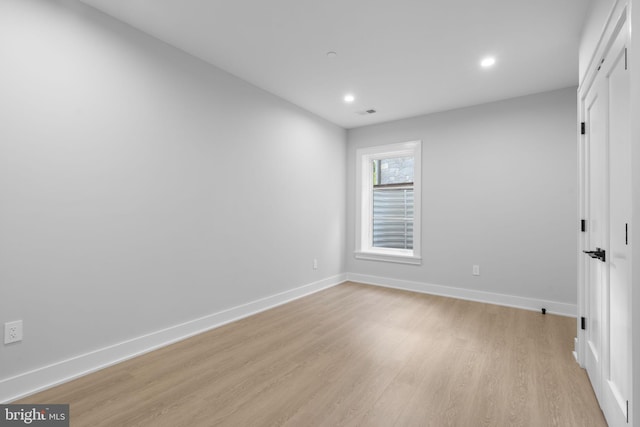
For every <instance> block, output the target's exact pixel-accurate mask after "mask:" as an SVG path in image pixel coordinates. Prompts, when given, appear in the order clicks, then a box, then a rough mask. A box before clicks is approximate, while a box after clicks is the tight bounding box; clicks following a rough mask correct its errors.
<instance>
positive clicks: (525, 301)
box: [347, 273, 578, 317]
mask: <svg viewBox="0 0 640 427" xmlns="http://www.w3.org/2000/svg"><path fill="white" fill-rule="evenodd" d="M347 279H348V280H349V281H352V282H359V283H364V284H367V285H375V286H382V287H386V288H394V289H403V290H406V291H413V292H420V293H423V294H432V295H440V296H445V297H452V298H458V299H464V300H469V301H477V302H485V303H489V304H497V305H503V306H507V307H514V308H522V309H525V310H533V311H540V309H542V308H546V309H547V313H550V314H559V315H562V316H569V317H576V313H577V312H578V308H577V306H576V305H575V304H567V303H563V302H557V301H547V300H541V299H535V298H526V297H519V296H515V295H504V294H497V293H493V292H484V291H475V290H472V289H463V288H455V287H451V286H442V285H432V284H430V283H422V282H412V281H409V280H399V279H391V278H388V277H378V276H370V275H366V274H356V273H347Z"/></svg>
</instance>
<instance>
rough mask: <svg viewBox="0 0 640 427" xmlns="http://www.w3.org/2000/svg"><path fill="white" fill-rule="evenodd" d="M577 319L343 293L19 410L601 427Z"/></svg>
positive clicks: (168, 421) (378, 293)
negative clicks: (579, 357)
mask: <svg viewBox="0 0 640 427" xmlns="http://www.w3.org/2000/svg"><path fill="white" fill-rule="evenodd" d="M575 325H576V324H575V319H571V318H567V317H561V316H554V315H549V314H547V315H545V316H543V315H542V314H541V313H537V312H530V311H524V310H518V309H512V308H507V307H500V306H495V305H489V304H481V303H474V302H469V301H462V300H456V299H450V298H444V297H437V296H429V295H421V294H416V293H411V292H405V291H398V290H392V289H384V288H378V287H372V286H366V285H360V284H356V283H349V282H347V283H344V284H342V285H339V286H336V287H334V288H331V289H327V290H325V291H322V292H319V293H317V294H314V295H311V296H308V297H305V298H302V299H299V300H297V301H294V302H291V303H289V304H286V305H283V306H280V307H277V308H274V309H272V310H269V311H266V312H263V313H260V314H257V315H255V316H252V317H249V318H246V319H243V320H240V321H237V322H234V323H231V324H229V325H226V326H223V327H221V328H218V329H214V330H212V331H209V332H207V333H204V334H201V335H198V336H196V337H193V338H190V339H187V340H185V341H182V342H179V343H177V344H174V345H171V346H168V347H165V348H162V349H160V350H157V351H154V352H152V353H149V354H146V355H143V356H140V357H138V358H135V359H132V360H129V361H127V362H123V363H121V364H118V365H116V366H113V367H110V368H107V369H104V370H102V371H99V372H96V373H93V374H91V375H88V376H85V377H82V378H80V379H77V380H75V381H72V382H69V383H67V384H63V385H61V386H58V387H55V388H52V389H49V390H47V391H44V392H42V393H39V394H37V395H33V396H30V397H29V398H26V399H23V400H22V401H20V402H16V403H69V404H70V405H71V406H70V411H71V425H72V426H92V427H97V426H118V427H122V426H171V427H174V426H190V427H193V426H234V427H235V426H385V427H386V426H438V427H442V426H464V427H470V426H562V427H566V426H580V427H588V426H606V423H605V421H604V418H603V416H602V413H601V412H600V409H599V407H598V404H597V402H596V399H595V396H594V394H593V391H592V389H591V387H590V384H589V380H588V379H587V376H586V373H585V372H584V370H582V369H581V368H580V367H579V366H578V365H577V363H576V362H575V360H574V359H573V356H572V354H571V351H572V349H573V337H574V336H575Z"/></svg>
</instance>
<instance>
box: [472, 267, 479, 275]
mask: <svg viewBox="0 0 640 427" xmlns="http://www.w3.org/2000/svg"><path fill="white" fill-rule="evenodd" d="M473 275H474V276H479V275H480V266H479V265H474V266H473Z"/></svg>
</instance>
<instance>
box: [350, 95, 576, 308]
mask: <svg viewBox="0 0 640 427" xmlns="http://www.w3.org/2000/svg"><path fill="white" fill-rule="evenodd" d="M575 122H576V91H575V89H574V88H568V89H562V90H558V91H553V92H548V93H543V94H537V95H532V96H526V97H522V98H516V99H512V100H507V101H502V102H495V103H491V104H485V105H481V106H476V107H470V108H464V109H459V110H454V111H449V112H444V113H440V114H433V115H428V116H421V117H416V118H411V119H406V120H399V121H395V122H391V123H386V124H381V125H374V126H367V127H363V128H357V129H352V130H350V131H349V132H348V141H349V142H348V154H347V168H348V172H347V218H348V222H347V236H346V245H347V255H346V256H347V267H346V268H347V271H348V272H350V273H356V274H365V275H373V276H378V277H386V278H393V279H400V280H407V281H415V282H420V283H426V284H435V285H444V286H454V287H459V288H467V289H472V290H476V291H486V292H493V293H499V294H506V295H514V296H519V297H527V298H535V299H542V300H550V301H557V302H562V303H569V304H575V303H576V269H577V266H576V250H577V246H576V226H577V225H576V215H577V185H576V184H577V179H576V176H577V175H576V174H577V172H576V171H577V169H576V168H577V166H576V156H577V154H576V136H575V129H576V127H575ZM417 139H420V140H422V143H423V146H422V156H423V158H422V171H423V172H422V176H423V187H422V253H423V262H422V265H421V266H412V265H401V264H393V263H385V262H376V261H366V260H356V259H355V258H354V256H353V252H354V239H355V237H354V227H355V220H354V209H355V201H356V200H357V197H356V194H355V164H356V159H355V151H356V149H358V148H361V147H367V146H375V145H384V144H390V143H396V142H404V141H412V140H417ZM473 264H479V265H480V272H481V275H480V276H472V274H471V273H472V265H473Z"/></svg>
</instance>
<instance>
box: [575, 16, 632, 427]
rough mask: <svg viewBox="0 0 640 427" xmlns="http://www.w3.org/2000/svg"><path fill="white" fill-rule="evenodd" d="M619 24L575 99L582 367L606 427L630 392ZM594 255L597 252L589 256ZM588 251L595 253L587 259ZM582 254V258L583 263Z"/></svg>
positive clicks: (623, 63)
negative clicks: (582, 126) (581, 128)
mask: <svg viewBox="0 0 640 427" xmlns="http://www.w3.org/2000/svg"><path fill="white" fill-rule="evenodd" d="M627 28H628V27H627V26H626V25H622V26H621V27H620V31H619V33H617V34H616V35H615V36H614V37H615V38H614V39H613V43H612V44H611V47H610V49H609V50H608V51H607V54H606V56H605V59H604V61H602V62H601V64H599V67H600V68H599V71H598V73H597V75H596V77H595V80H594V82H593V84H592V86H591V87H590V89H589V90H588V92H587V94H586V96H585V97H584V98H583V107H584V119H585V122H586V132H585V140H584V143H585V145H584V153H583V161H584V183H583V185H584V190H585V192H584V209H585V212H584V213H585V215H586V217H587V230H586V231H587V235H586V238H585V239H584V243H583V244H584V248H583V249H585V250H587V251H590V252H591V254H589V258H587V260H586V261H585V264H584V265H585V274H584V276H583V277H584V282H585V283H584V286H585V289H584V295H585V299H584V314H585V317H586V329H585V331H584V335H583V338H584V340H585V342H586V345H585V349H584V350H585V355H584V358H583V361H584V366H585V368H586V370H587V373H588V375H589V379H590V380H591V383H592V385H593V388H594V391H595V393H596V396H597V398H598V401H599V402H600V406H601V408H602V410H603V412H604V414H605V417H606V419H607V422H608V423H609V425H610V426H623V425H627V422H628V399H629V396H630V394H631V274H630V245H629V243H630V240H629V235H630V232H631V231H630V227H631V223H630V218H631V163H630V154H631V153H630V115H629V111H630V103H629V89H630V85H629V70H628V69H627V68H628V67H627V63H628V62H627V57H626V55H627V53H626V52H627V50H626V43H627V40H628V38H627ZM597 249H601V251H597ZM594 252H595V253H594ZM586 256H587V255H585V257H586Z"/></svg>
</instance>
